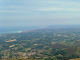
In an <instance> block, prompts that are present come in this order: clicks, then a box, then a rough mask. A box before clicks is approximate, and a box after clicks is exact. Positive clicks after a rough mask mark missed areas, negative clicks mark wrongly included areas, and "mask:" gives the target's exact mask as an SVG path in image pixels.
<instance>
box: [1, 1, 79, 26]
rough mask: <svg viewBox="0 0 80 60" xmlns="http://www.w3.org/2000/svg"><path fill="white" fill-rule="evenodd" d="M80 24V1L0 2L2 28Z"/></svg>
mask: <svg viewBox="0 0 80 60" xmlns="http://www.w3.org/2000/svg"><path fill="white" fill-rule="evenodd" d="M77 24H80V0H0V26H40V25H43V26H46V25H77Z"/></svg>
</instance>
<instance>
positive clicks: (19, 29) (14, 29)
mask: <svg viewBox="0 0 80 60" xmlns="http://www.w3.org/2000/svg"><path fill="white" fill-rule="evenodd" d="M41 27H43V26H18V27H16V26H15V27H0V34H6V33H19V32H22V31H27V30H31V29H38V28H41Z"/></svg>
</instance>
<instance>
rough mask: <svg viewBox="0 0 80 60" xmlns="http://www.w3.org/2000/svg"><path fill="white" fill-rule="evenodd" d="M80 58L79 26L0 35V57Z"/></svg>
mask: <svg viewBox="0 0 80 60" xmlns="http://www.w3.org/2000/svg"><path fill="white" fill-rule="evenodd" d="M14 58H15V59H39V60H55V59H57V60H60V59H62V60H65V59H72V58H80V28H51V27H45V28H41V29H33V30H29V31H23V32H21V33H9V34H2V35H0V59H14Z"/></svg>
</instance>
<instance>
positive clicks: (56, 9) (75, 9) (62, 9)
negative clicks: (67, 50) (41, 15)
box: [39, 7, 80, 12]
mask: <svg viewBox="0 0 80 60" xmlns="http://www.w3.org/2000/svg"><path fill="white" fill-rule="evenodd" d="M39 10H40V11H72V12H79V11H80V8H56V7H52V8H43V9H39Z"/></svg>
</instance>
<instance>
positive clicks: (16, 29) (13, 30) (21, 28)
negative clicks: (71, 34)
mask: <svg viewBox="0 0 80 60" xmlns="http://www.w3.org/2000/svg"><path fill="white" fill-rule="evenodd" d="M44 27H53V28H56V27H59V28H60V27H63V28H65V27H66V28H80V25H50V26H49V25H48V26H14V27H12V26H11V27H10V26H9V27H2V26H0V34H6V33H19V32H22V31H28V30H31V29H38V28H44Z"/></svg>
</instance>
